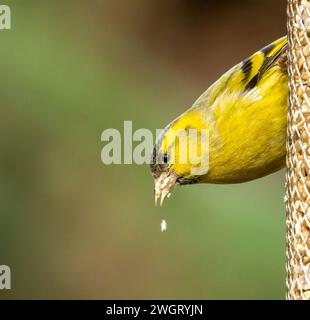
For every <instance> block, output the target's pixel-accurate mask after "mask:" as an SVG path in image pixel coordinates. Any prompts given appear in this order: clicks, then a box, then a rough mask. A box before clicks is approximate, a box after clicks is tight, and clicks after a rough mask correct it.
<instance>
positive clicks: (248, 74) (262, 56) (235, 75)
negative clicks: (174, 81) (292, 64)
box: [195, 36, 287, 105]
mask: <svg viewBox="0 0 310 320" xmlns="http://www.w3.org/2000/svg"><path fill="white" fill-rule="evenodd" d="M286 49H287V37H286V36H285V37H282V38H280V39H278V40H276V41H274V42H272V43H271V44H269V45H268V46H266V47H264V48H263V49H261V50H259V51H257V52H256V53H254V54H253V55H252V56H251V57H249V58H247V59H245V60H244V61H242V62H241V63H239V64H237V65H236V66H234V67H233V68H232V69H230V70H229V71H228V72H226V73H225V74H224V75H223V76H222V77H221V78H220V79H219V80H218V81H217V82H215V83H214V84H213V86H211V87H210V89H209V90H207V92H205V93H204V94H203V95H202V96H201V97H200V98H199V99H198V100H197V101H196V103H195V104H201V103H202V102H203V101H204V100H205V99H208V102H209V103H208V105H212V103H213V102H214V101H215V100H216V99H217V98H218V97H219V96H221V95H222V94H224V93H225V94H233V95H236V94H237V95H238V94H241V95H244V94H247V93H248V92H249V91H253V90H254V91H255V88H256V87H257V85H258V83H259V81H260V80H261V79H262V77H263V76H264V74H265V73H266V72H267V71H268V70H270V69H271V68H272V67H274V66H279V67H280V68H281V69H282V70H283V72H284V73H286V72H287V53H286V52H287V50H286Z"/></svg>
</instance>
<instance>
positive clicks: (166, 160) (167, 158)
mask: <svg viewBox="0 0 310 320" xmlns="http://www.w3.org/2000/svg"><path fill="white" fill-rule="evenodd" d="M163 161H164V163H165V164H167V163H168V161H169V156H168V154H167V153H164V155H163Z"/></svg>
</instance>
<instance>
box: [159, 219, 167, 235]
mask: <svg viewBox="0 0 310 320" xmlns="http://www.w3.org/2000/svg"><path fill="white" fill-rule="evenodd" d="M166 230H167V222H166V220H164V219H163V220H161V222H160V231H161V232H164V231H166Z"/></svg>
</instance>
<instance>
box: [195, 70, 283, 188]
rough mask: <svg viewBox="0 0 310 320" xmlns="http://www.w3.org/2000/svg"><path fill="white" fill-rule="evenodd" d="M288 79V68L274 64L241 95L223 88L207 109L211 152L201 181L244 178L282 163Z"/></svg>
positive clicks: (220, 181) (262, 172)
mask: <svg viewBox="0 0 310 320" xmlns="http://www.w3.org/2000/svg"><path fill="white" fill-rule="evenodd" d="M287 81H288V80H287V75H286V73H284V72H283V71H282V70H280V68H279V67H278V66H274V67H273V68H271V69H270V70H269V71H267V72H266V74H265V75H264V78H263V79H262V80H261V81H260V82H259V84H258V86H257V87H256V88H255V90H253V91H250V92H249V93H248V94H245V95H243V96H236V95H238V92H233V93H230V92H227V91H225V90H224V92H223V93H222V94H221V95H220V96H218V97H217V99H216V100H215V102H214V103H213V104H212V105H211V106H210V108H206V109H205V112H206V113H207V114H208V115H207V116H206V117H205V119H207V122H209V123H208V124H207V126H208V127H210V152H209V171H208V173H207V174H206V175H205V177H203V180H202V182H213V183H237V182H243V181H248V180H252V179H255V178H258V177H261V176H264V175H266V174H269V173H272V172H274V171H276V170H278V169H280V168H281V167H283V166H284V163H285V140H286V123H287V94H288V88H287V86H288V85H287ZM200 108H201V107H200Z"/></svg>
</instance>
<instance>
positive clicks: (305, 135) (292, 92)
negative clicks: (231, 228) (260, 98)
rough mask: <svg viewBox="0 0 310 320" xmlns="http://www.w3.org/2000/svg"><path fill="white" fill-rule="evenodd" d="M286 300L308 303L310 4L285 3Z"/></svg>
mask: <svg viewBox="0 0 310 320" xmlns="http://www.w3.org/2000/svg"><path fill="white" fill-rule="evenodd" d="M288 41H289V46H288V47H289V49H288V74H289V112H288V137H287V177H286V197H285V200H286V212H287V216H286V225H287V236H286V240H287V251H286V255H287V263H286V271H287V279H286V284H287V296H286V297H287V299H292V300H310V176H309V171H310V129H309V126H310V0H288Z"/></svg>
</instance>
